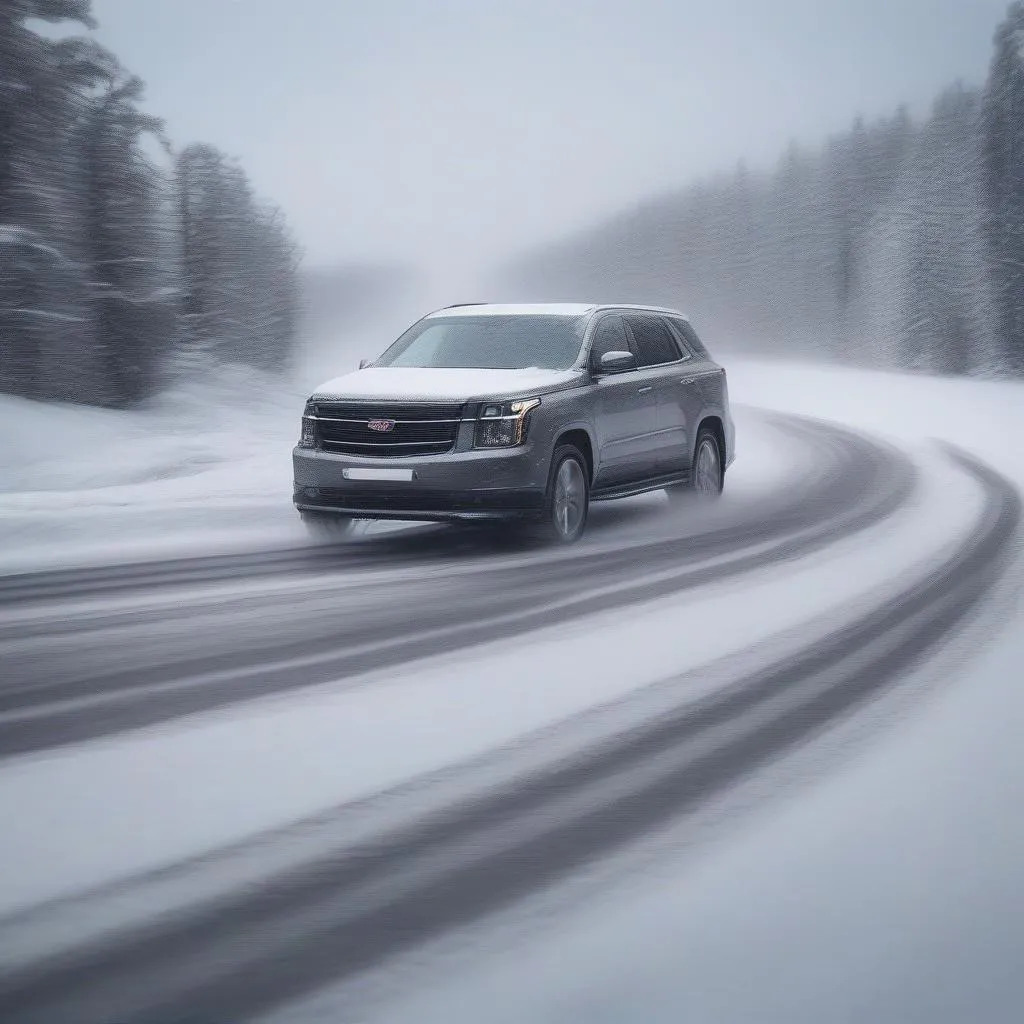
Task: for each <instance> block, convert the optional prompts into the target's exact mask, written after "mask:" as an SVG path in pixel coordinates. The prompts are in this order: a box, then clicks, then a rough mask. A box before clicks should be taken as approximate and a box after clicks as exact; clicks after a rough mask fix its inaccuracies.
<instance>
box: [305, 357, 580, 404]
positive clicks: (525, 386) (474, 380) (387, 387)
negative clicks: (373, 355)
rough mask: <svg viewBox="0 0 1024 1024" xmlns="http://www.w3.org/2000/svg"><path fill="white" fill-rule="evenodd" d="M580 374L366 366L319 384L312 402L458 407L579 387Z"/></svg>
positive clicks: (558, 371)
mask: <svg viewBox="0 0 1024 1024" xmlns="http://www.w3.org/2000/svg"><path fill="white" fill-rule="evenodd" d="M583 377H584V374H583V372H582V371H581V370H538V369H528V370H477V369H472V370H461V369H460V370H449V369H433V368H430V369H427V368H420V367H413V366H368V367H366V368H365V369H363V370H355V371H353V372H352V373H346V374H345V375H344V376H342V377H335V378H334V379H333V380H329V381H326V382H325V383H323V384H321V385H320V387H318V388H317V389H316V391H315V392H314V393H313V397H314V398H347V399H369V400H374V399H379V400H381V401H384V400H387V399H390V400H392V401H395V400H399V401H428V402H429V401H460V402H468V401H471V400H473V399H489V398H496V399H500V398H506V397H508V398H512V397H516V396H520V395H525V394H526V393H527V392H529V393H531V394H543V393H544V392H547V391H558V390H561V389H562V388H567V387H571V386H572V385H573V384H576V383H579V382H580V381H581V380H582V379H583Z"/></svg>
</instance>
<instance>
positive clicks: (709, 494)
mask: <svg viewBox="0 0 1024 1024" xmlns="http://www.w3.org/2000/svg"><path fill="white" fill-rule="evenodd" d="M724 486H725V469H724V467H723V464H722V450H721V448H720V447H719V444H718V438H717V437H715V433H714V431H713V430H711V429H710V428H708V427H701V428H700V431H699V432H698V434H697V445H696V447H695V448H694V452H693V465H692V467H691V469H690V479H689V480H687V482H686V483H685V484H677V485H676V486H675V487H670V488H668V494H669V497H670V498H674V499H675V498H687V497H694V496H695V497H697V498H702V499H704V500H710V499H714V498H717V497H718V496H719V495H720V494H721V493H722V488H723V487H724Z"/></svg>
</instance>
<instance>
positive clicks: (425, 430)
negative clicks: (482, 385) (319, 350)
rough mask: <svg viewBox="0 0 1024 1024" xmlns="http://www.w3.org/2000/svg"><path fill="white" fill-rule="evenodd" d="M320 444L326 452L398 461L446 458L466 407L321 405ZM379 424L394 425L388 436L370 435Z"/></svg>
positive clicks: (318, 413) (318, 406)
mask: <svg viewBox="0 0 1024 1024" xmlns="http://www.w3.org/2000/svg"><path fill="white" fill-rule="evenodd" d="M315 406H316V413H315V415H316V417H317V419H316V425H317V440H318V442H319V446H320V447H321V448H322V449H323V450H324V451H327V452H337V453H338V454H342V455H363V456H372V457H374V458H389V457H390V458H393V457H395V456H400V455H442V454H444V453H445V452H449V451H451V450H452V448H454V447H455V440H456V438H457V437H458V433H459V423H460V421H461V420H462V410H463V406H462V405H436V404H430V405H408V404H401V405H399V404H397V403H391V402H374V403H373V404H370V403H353V402H344V403H343V402H316V403H315ZM374 420H393V421H394V424H395V425H394V427H393V428H392V429H391V430H388V431H377V430H371V429H370V426H369V424H370V423H371V422H373V421H374Z"/></svg>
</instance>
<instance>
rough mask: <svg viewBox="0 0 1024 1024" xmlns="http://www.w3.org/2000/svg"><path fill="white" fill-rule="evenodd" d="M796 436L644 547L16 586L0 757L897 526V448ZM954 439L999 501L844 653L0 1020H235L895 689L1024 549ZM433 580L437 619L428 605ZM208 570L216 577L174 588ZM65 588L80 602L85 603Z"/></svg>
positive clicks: (63, 578) (372, 845) (988, 477)
mask: <svg viewBox="0 0 1024 1024" xmlns="http://www.w3.org/2000/svg"><path fill="white" fill-rule="evenodd" d="M785 429H786V430H787V431H788V432H789V433H790V434H791V435H792V436H793V439H794V442H795V443H800V444H806V445H810V446H811V447H812V448H813V449H814V452H815V456H816V466H817V471H816V472H815V473H814V474H813V475H812V476H810V477H808V478H807V479H806V480H803V481H801V482H800V484H799V486H795V487H792V488H790V489H789V490H788V491H787V492H785V493H784V494H780V495H777V496H775V497H774V498H773V499H772V501H771V502H770V503H768V504H767V505H762V506H761V507H760V508H759V509H756V510H752V509H746V510H739V511H738V512H737V513H736V515H735V516H734V518H733V519H732V520H730V521H722V520H721V519H720V518H719V517H715V518H714V519H711V518H709V517H707V516H705V515H703V514H698V515H695V516H694V517H693V519H692V521H691V529H690V532H689V533H686V534H683V533H682V532H681V528H680V527H679V526H678V525H675V521H674V520H673V521H672V525H671V526H670V527H669V528H666V529H665V530H664V531H663V533H664V535H656V536H654V537H653V539H648V540H645V541H637V542H634V543H629V544H622V543H620V544H618V545H616V544H615V543H614V538H611V539H610V541H609V539H608V538H604V537H600V536H598V537H596V538H595V539H594V542H593V543H591V544H589V545H587V546H584V547H581V548H580V549H579V550H574V551H571V552H567V553H562V552H559V553H557V554H553V553H543V554H538V553H535V552H529V551H525V552H523V551H520V552H512V553H508V552H503V553H499V554H494V553H492V552H489V551H485V552H484V553H483V554H482V555H481V554H479V553H477V554H476V555H475V556H474V557H471V558H469V559H465V558H460V557H457V552H455V551H448V552H444V550H443V549H444V545H445V543H446V541H445V540H444V539H443V535H442V534H440V533H439V534H435V535H434V536H433V537H432V538H429V539H428V538H424V537H423V536H413V537H408V538H400V539H386V540H384V541H382V542H381V545H380V546H379V547H377V546H376V545H362V546H359V547H358V548H357V549H355V550H349V549H346V550H343V551H340V552H338V553H335V554H330V555H329V556H326V559H325V553H324V552H317V551H310V550H302V551H296V552H275V553H272V554H269V555H262V556H246V557H241V558H233V559H227V558H224V559H212V560H208V559H199V560H191V561H189V562H184V563H175V564H170V565H161V566H156V567H130V568H124V569H116V570H111V571H109V572H107V573H105V574H104V575H103V576H102V578H91V577H90V574H89V573H87V572H69V573H52V574H46V575H45V576H41V577H24V578H13V579H8V580H7V581H6V583H5V584H4V585H3V588H0V601H7V602H9V603H8V604H7V609H8V615H7V616H0V630H2V632H0V671H2V674H3V678H4V684H3V688H2V690H0V753H2V754H3V755H4V756H7V757H10V756H13V755H15V754H18V753H22V752H25V751H29V750H40V749H44V748H47V747H51V746H55V745H59V744H64V743H69V742H74V741H77V740H80V739H84V738H87V737H91V736H98V735H103V734H105V733H107V732H111V731H116V730H120V729H126V728H131V727H134V726H137V725H141V724H145V723H149V722H154V721H159V720H162V719H166V718H169V717H173V716H176V715H183V714H189V713H193V712H197V711H201V710H204V709H206V708H209V707H213V706H218V705H223V704H226V703H229V702H231V701H236V700H243V699H248V698H250V697H252V696H255V695H259V694H265V693H270V692H275V691H280V690H286V689H291V688H295V687H300V686H309V685H313V684H316V683H318V682H323V681H328V680H339V679H346V678H350V677H355V676H356V675H357V674H358V673H361V672H365V671H366V670H367V669H369V668H379V667H381V666H386V665H393V664H398V663H399V662H402V661H405V660H408V659H409V658H413V657H419V656H422V655H425V654H429V653H434V652H437V651H442V650H451V649H452V648H453V647H458V646H465V645H469V644H474V643H480V642H484V641H486V640H489V639H493V638H495V637H497V636H502V635H508V634H510V633H518V632H521V631H523V630H525V629H529V628H533V627H538V626H550V625H552V624H553V623H555V622H557V621H564V620H567V619H569V618H572V617H576V616H579V615H583V614H587V613H590V612H592V611H595V610H597V609H603V608H609V607H616V606H619V605H622V604H623V603H626V602H630V601H639V600H648V599H650V598H651V597H653V596H656V595H657V594H663V593H670V592H674V591H678V590H681V589H684V588H687V587H693V586H697V585H700V584H703V583H706V582H708V581H711V580H715V579H720V578H722V577H723V576H727V575H733V574H736V573H741V572H745V571H748V570H750V569H752V568H754V567H757V566H761V565H765V564H768V563H771V562H773V561H777V560H781V559H789V558H794V557H797V556H799V555H803V554H807V553H808V552H811V551H813V550H815V549H818V548H821V547H822V546H824V545H827V544H829V543H831V542H833V541H834V540H836V539H837V538H839V537H842V536H847V535H850V534H851V533H853V532H856V531H858V530H863V529H865V528H866V527H868V526H869V525H871V524H873V523H877V522H880V521H881V520H882V519H884V518H885V517H886V516H888V515H891V514H892V513H893V512H894V511H895V510H896V509H898V508H899V507H900V506H901V504H902V503H904V502H905V501H906V500H907V499H908V498H909V497H910V495H911V494H912V493H913V490H914V487H915V482H916V481H915V474H914V471H913V468H912V466H911V464H910V463H909V461H908V460H906V459H905V458H904V457H902V456H901V455H899V454H898V453H897V452H894V451H892V450H890V449H888V448H885V447H882V446H879V445H878V444H876V443H874V442H872V441H871V440H869V439H866V438H864V437H861V436H859V435H857V434H855V433H852V432H849V431H846V430H842V429H840V428H838V427H835V426H828V425H824V424H820V423H814V422H810V421H796V420H790V421H787V422H786V425H785ZM947 454H948V457H949V458H950V459H951V460H952V461H953V462H954V463H955V464H956V465H957V466H958V467H959V469H960V471H962V472H963V473H965V474H967V475H969V476H970V477H972V478H974V479H975V480H976V481H977V483H978V484H979V486H980V487H981V489H982V491H983V493H984V495H985V500H984V505H983V508H982V511H981V513H980V514H979V517H978V520H977V522H976V524H975V526H974V529H973V530H972V531H971V534H970V539H969V540H968V541H967V542H965V544H964V545H963V546H962V547H961V548H959V549H958V550H956V551H954V552H952V553H951V554H948V555H946V556H945V557H944V560H943V561H942V562H941V564H937V565H935V566H932V567H931V571H930V572H929V573H928V574H927V575H925V576H923V577H922V578H921V579H911V580H907V581H905V582H904V585H903V588H902V591H901V592H900V593H899V594H898V595H897V596H896V597H894V598H892V599H890V600H887V601H886V603H885V604H884V605H881V606H879V607H876V608H873V609H871V610H869V611H868V612H864V613H862V614H860V616H859V617H858V618H856V619H854V620H853V621H852V622H850V623H849V624H848V626H847V627H846V628H845V629H844V630H842V631H841V632H839V633H836V634H833V635H831V636H830V637H829V638H828V640H827V641H825V642H823V643H819V644H817V645H815V646H814V647H813V648H809V649H805V650H803V651H799V652H797V653H796V654H792V655H790V656H787V657H786V658H785V659H784V660H782V661H780V662H778V663H776V664H772V665H767V666H764V667H763V668H762V669H759V670H758V671H756V672H754V673H753V674H748V675H745V676H743V677H738V678H736V679H734V680H733V681H732V682H731V684H730V685H728V686H726V687H724V688H723V689H721V690H719V691H717V692H716V693H715V695H714V696H712V697H709V698H707V699H705V700H703V701H701V702H699V703H698V704H696V705H694V704H693V703H687V704H686V705H680V706H679V707H678V708H676V709H675V710H670V711H669V712H668V713H664V712H662V713H660V714H658V715H657V716H656V717H652V718H650V719H648V720H646V721H645V722H643V723H642V724H641V725H639V726H636V725H633V726H631V727H630V728H629V729H628V730H624V731H623V732H622V733H621V734H619V735H616V736H613V737H612V738H610V739H605V740H604V741H602V742H601V743H600V744H592V745H589V746H586V747H585V748H583V749H580V750H578V751H577V752H576V753H575V754H574V755H573V756H571V757H570V758H569V759H561V760H559V761H557V762H553V763H551V764H550V765H549V766H548V767H547V768H546V769H544V770H542V771H539V772H532V773H530V775H529V776H525V777H522V778H519V779H517V780H515V781H513V782H509V783H503V784H501V785H500V786H496V787H495V788H493V789H490V790H488V791H487V792H485V793H484V794H482V795H477V796H476V797H474V798H472V799H468V800H465V801H462V802H457V803H454V804H452V805H450V806H447V807H445V808H444V809H442V810H440V811H434V812H431V813H430V814H426V815H424V816H423V817H421V819H420V820H413V821H409V822H407V823H405V824H404V825H402V826H400V827H395V828H393V829H390V830H388V831H386V832H382V833H381V834H379V835H375V836H374V837H373V838H372V839H366V840H363V841H360V842H359V843H357V844H356V843H353V841H351V840H349V841H348V842H343V843H340V844H338V845H336V846H335V847H334V848H331V849H329V850H324V851H322V852H321V854H320V856H318V858H317V860H316V861H315V862H314V863H307V864H305V865H304V866H303V867H302V868H301V870H299V869H295V870H289V871H287V872H284V873H283V874H279V875H278V876H276V877H273V878H272V879H268V880H266V882H265V884H264V885H262V886H261V887H258V888H253V889H250V890H247V891H246V892H245V893H243V894H239V893H234V894H230V895H229V894H225V895H223V896H222V897H221V898H217V899H215V900H213V901H211V902H207V903H205V904H201V905H199V906H196V907H193V908H190V909H186V910H183V911H182V912H181V913H179V914H176V915H171V916H168V917H162V918H159V919H157V920H155V921H153V922H151V923H149V924H147V925H146V926H144V927H140V928H135V929H132V930H129V931H127V932H125V933H118V934H114V935H111V936H109V937H108V938H106V939H105V940H104V941H102V942H98V943H95V944H94V945H92V946H90V947H89V948H87V949H83V950H76V951H75V952H74V953H65V954H62V955H59V956H54V957H52V958H50V959H46V960H43V961H40V962H37V963H35V964H33V965H31V966H29V967H27V968H22V969H18V970H14V971H11V972H9V973H8V974H6V975H0V1019H2V1020H11V1021H19V1022H20V1021H26V1022H29V1021H45V1022H47V1024H59V1022H63V1021H68V1022H75V1024H90V1022H109V1021H126V1022H127V1021H133V1022H134V1021H139V1022H145V1024H149V1022H154V1024H156V1022H163V1021H168V1022H169V1021H184V1020H192V1019H195V1020H220V1021H229V1020H230V1021H235V1020H243V1019H246V1018H248V1017H251V1016H253V1015H254V1014H257V1013H259V1012H262V1011H264V1010H267V1009H270V1008H273V1007H275V1006H279V1005H281V1004H283V1003H286V1002H287V1001H289V1000H291V999H293V998H296V997H298V996H300V995H302V994H304V993H306V992H308V991H311V990H313V989H315V988H317V987H319V986H321V985H324V984H327V983H329V982H332V981H337V980H341V979H344V978H346V977H349V976H352V975H354V974H356V973H358V972H359V971H361V970H363V969H365V968H367V967H370V966H373V965H377V964H379V963H382V962H384V961H385V960H386V959H387V958H388V957H390V956H393V955H395V954H397V953H399V952H401V951H403V950H406V949H408V948H410V947H412V946H414V945H416V944H417V943H420V942H423V941H426V940H428V939H431V938H434V937H436V936H439V935H441V934H443V933H444V932H445V931H446V930H448V929H450V928H452V927H455V926H458V925H461V924H464V923H467V922H470V921H473V920H476V919H478V918H481V917H483V916H485V915H486V914H488V913H490V912H493V911H495V910H498V909H500V908H502V907H504V906H507V905H509V904H511V903H512V902H514V901H515V900H517V899H519V898H522V897H523V896H526V895H528V894H530V893H532V892H534V891H536V890H537V889H539V888H541V887H543V886H547V885H550V884H552V883H554V882H557V881H558V880H559V879H560V878H562V877H565V876H567V875H568V874H569V873H571V872H572V871H574V870H576V869H577V868H579V867H580V866H581V865H583V864H585V863H587V862H588V861H590V860H592V859H594V858H597V857H600V856H606V855H608V854H610V853H612V852H614V851H615V850H616V849H618V848H619V847H621V846H623V845H624V844H626V843H628V842H630V841H631V840H633V839H635V838H636V837H637V836H640V835H643V834H645V833H647V832H648V831H650V830H652V829H654V828H656V827H658V826H659V824H661V823H663V822H665V821H666V820H668V819H671V818H677V817H679V816H680V815H684V814H686V813H687V812H688V811H690V810H692V809H695V808H696V807H698V806H700V805H701V804H702V803H703V802H705V801H706V800H708V799H709V798H711V797H713V796H715V795H716V794H717V793H719V792H721V791H722V790H724V789H725V788H727V787H728V786H729V785H730V784H732V783H734V782H736V781H737V780H739V779H741V778H743V777H745V776H747V775H749V774H750V773H752V772H754V771H756V770H757V769H758V767H759V766H761V765H764V764H766V763H767V762H769V761H771V760H772V759H774V758H776V757H778V756H780V755H781V754H783V753H784V752H785V751H786V750H788V749H790V748H791V747H793V746H794V745H796V744H798V743H801V742H804V741H805V740H806V739H808V738H809V737H810V736H812V735H813V734H814V733H815V732H816V731H818V730H820V729H821V728H822V727H824V726H826V725H827V724H828V723H829V722H831V721H834V720H836V719H837V718H839V717H841V716H843V715H845V714H847V713H849V712H850V711H851V710H853V709H855V708H856V707H857V706H858V705H859V704H861V703H863V702H865V701H867V700H869V699H870V698H871V697H872V695H873V694H875V693H877V692H878V691H879V690H881V689H882V688H884V687H888V686H891V685H894V684H895V683H897V682H898V681H899V679H900V678H901V676H902V675H903V674H904V673H905V672H906V671H907V670H908V669H909V668H910V667H911V666H912V665H913V664H914V663H915V662H916V661H918V660H919V659H921V658H923V657H925V656H926V655H928V654H929V653H930V652H931V651H932V650H933V649H935V648H936V646H937V645H938V644H939V643H940V642H941V639H942V638H943V637H944V636H946V635H947V634H948V633H949V632H950V631H951V630H952V629H954V628H955V627H956V626H957V625H958V624H959V623H960V622H961V621H963V620H964V619H965V618H966V617H967V616H968V615H969V614H970V613H971V611H972V610H973V609H974V607H975V606H976V605H977V603H978V602H979V600H980V599H981V598H982V597H983V596H984V595H985V593H986V592H987V590H988V588H989V587H990V586H991V584H992V583H993V581H994V580H995V579H996V578H997V576H998V574H999V573H1000V572H1001V571H1002V569H1003V567H1004V565H1005V563H1006V561H1007V554H1008V552H1009V551H1010V549H1011V546H1012V545H1013V544H1014V542H1015V538H1016V535H1017V532H1018V527H1019V521H1020V515H1021V508H1020V500H1019V496H1018V495H1017V492H1016V491H1015V489H1014V488H1013V486H1012V485H1010V484H1009V483H1008V482H1007V481H1005V480H1004V479H1003V478H1001V477H1000V476H998V475H997V474H995V473H994V472H993V471H991V470H990V469H988V468H987V467H986V466H984V465H983V464H981V463H979V462H977V461H976V460H974V459H972V458H970V457H968V456H966V455H964V454H962V453H960V452H957V451H953V450H949V451H948V452H947ZM421 544H422V545H423V546H424V552H423V554H425V552H426V551H427V550H429V551H432V552H433V554H429V555H426V557H427V558H428V559H429V562H428V564H429V566H430V569H431V571H430V573H429V574H427V578H425V579H424V578H422V575H421V573H420V574H416V573H409V572H403V571H401V570H399V569H396V568H395V562H394V560H395V558H396V550H398V551H402V550H403V546H407V547H404V552H403V553H405V554H409V553H411V552H417V554H420V552H418V551H417V549H418V547H419V545H421ZM395 545H397V548H396V547H395ZM438 546H440V548H441V550H442V552H443V553H442V554H441V555H438V554H437V550H438ZM413 557H417V556H416V555H414V556H413ZM420 569H421V571H422V558H421V559H420ZM360 574H363V575H360ZM297 575H298V578H299V579H301V580H302V583H301V585H299V586H296V585H295V581H296V578H297ZM442 579H443V580H444V583H443V594H444V600H443V606H441V607H439V606H438V604H439V602H437V601H436V600H435V601H433V602H431V601H430V596H431V594H432V593H433V594H436V593H437V592H438V588H439V587H440V586H441V580H442ZM240 581H244V583H245V584H246V586H243V587H241V589H239V583H240ZM197 582H202V583H203V584H204V586H210V587H212V588H213V591H211V593H209V594H206V595H205V596H203V595H199V596H196V595H195V594H192V595H191V596H190V597H189V599H188V601H187V602H185V601H183V600H179V601H176V600H175V597H174V595H175V593H179V594H180V593H189V591H188V589H187V588H189V587H191V586H194V585H195V584H196V583H197ZM257 584H258V585H257ZM250 585H251V586H253V587H254V589H253V590H252V591H251V592H250V591H249V590H248V589H247V587H248V586H250ZM217 587H222V588H223V587H227V588H228V590H227V593H228V595H229V596H228V597H225V596H224V594H223V593H222V594H220V596H219V597H218V595H217V594H216V593H215V591H216V588H217ZM280 587H283V589H278V588H280ZM232 588H234V589H232ZM104 601H107V605H106V606H104V604H103V602H104ZM225 601H227V604H225ZM72 602H80V608H81V609H83V610H81V611H80V612H79V613H78V614H76V615H75V616H72V617H69V616H68V613H67V608H68V607H70V606H71V604H70V603H72ZM197 608H198V609H200V610H199V611H198V612H197ZM412 610H414V615H412V614H411V611H412ZM342 612H343V614H340V613H342ZM183 645H186V646H183ZM8 934H9V932H8Z"/></svg>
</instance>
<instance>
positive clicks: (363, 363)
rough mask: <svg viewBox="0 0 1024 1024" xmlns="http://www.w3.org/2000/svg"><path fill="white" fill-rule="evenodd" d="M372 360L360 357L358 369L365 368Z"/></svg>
mask: <svg viewBox="0 0 1024 1024" xmlns="http://www.w3.org/2000/svg"><path fill="white" fill-rule="evenodd" d="M372 362H373V360H372V359H360V360H359V369H360V370H365V369H366V368H367V367H368V366H369V365H370V364H371V363H372Z"/></svg>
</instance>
